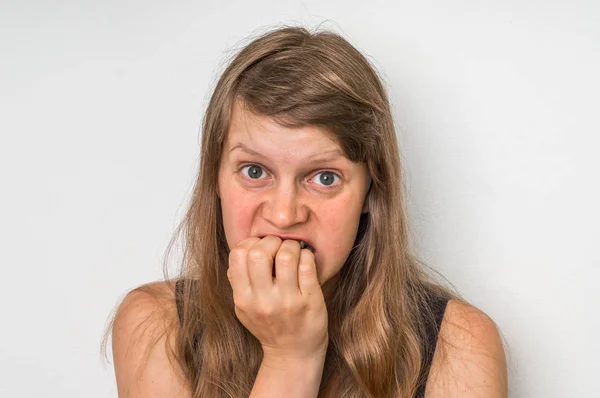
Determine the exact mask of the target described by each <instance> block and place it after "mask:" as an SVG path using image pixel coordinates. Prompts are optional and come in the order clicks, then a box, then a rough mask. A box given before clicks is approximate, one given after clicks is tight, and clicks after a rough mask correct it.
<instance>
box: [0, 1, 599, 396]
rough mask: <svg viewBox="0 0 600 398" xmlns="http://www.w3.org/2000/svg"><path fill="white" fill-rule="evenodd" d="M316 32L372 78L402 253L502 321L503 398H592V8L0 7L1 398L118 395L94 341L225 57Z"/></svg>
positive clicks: (137, 261) (142, 272) (595, 315)
mask: <svg viewBox="0 0 600 398" xmlns="http://www.w3.org/2000/svg"><path fill="white" fill-rule="evenodd" d="M324 21H325V25H324V26H325V27H327V28H330V29H333V30H335V31H337V32H340V33H342V34H344V35H345V36H346V37H347V38H348V39H349V40H350V41H351V42H352V43H353V44H354V45H356V46H357V47H358V48H359V49H360V50H362V51H363V52H364V53H366V54H367V55H368V56H369V57H370V59H371V60H372V61H373V62H374V64H375V65H376V66H377V67H378V68H379V70H380V72H381V73H382V75H383V76H384V78H385V83H386V86H387V87H388V90H389V94H390V98H391V101H392V105H393V109H394V114H395V118H396V122H397V126H398V129H399V130H398V131H399V139H400V145H401V148H400V149H401V153H402V157H403V160H404V167H405V174H406V186H407V189H408V196H409V199H410V217H411V222H412V227H413V233H414V241H415V244H416V247H417V248H418V253H419V255H420V256H421V257H422V258H423V259H424V260H425V261H426V262H428V263H429V264H431V265H432V266H433V267H434V268H435V269H437V270H438V271H440V272H441V273H442V274H443V275H444V276H445V277H447V278H448V279H449V280H450V281H451V282H452V283H453V284H454V286H455V287H456V288H457V289H458V291H459V292H460V293H462V294H463V295H464V297H465V298H467V299H468V300H470V301H471V302H472V303H473V304H474V305H476V306H477V307H479V308H481V309H482V310H483V311H485V312H486V313H488V314H489V315H490V316H491V317H492V318H493V319H494V320H495V321H496V322H497V323H498V325H499V327H500V329H501V331H502V333H503V335H504V337H505V339H506V342H507V345H508V347H507V349H508V355H509V367H510V396H511V397H532V398H533V397H544V398H564V397H598V396H600V393H599V392H598V391H597V390H598V387H597V384H598V374H599V373H600V366H599V365H598V354H600V344H599V339H598V337H597V331H598V327H599V326H600V315H599V314H600V310H599V309H598V307H599V305H600V293H599V289H598V285H599V284H598V278H599V277H600V271H599V270H598V268H599V266H600V255H599V248H600V239H599V238H600V233H599V232H598V225H599V224H600V210H598V206H599V205H600V188H599V183H598V181H599V180H600V177H599V171H600V157H598V156H597V154H598V152H599V150H600V148H599V145H600V139H599V138H598V136H599V134H600V122H599V119H598V117H599V113H600V112H599V111H600V106H599V102H600V98H599V94H598V93H600V79H599V77H598V74H599V71H600V3H598V2H595V1H581V0H576V1H573V0H562V1H534V0H527V1H524V0H519V1H517V0H497V1H475V0H472V1H467V0H460V1H458V0H457V1H448V0H437V1H406V0H404V1H393V2H392V1H388V2H384V1H370V2H367V1H350V0H345V1H316V0H306V1H288V2H285V1H258V0H256V1H252V2H248V1H174V2H166V1H148V0H144V1H142V0H130V1H116V0H103V1H36V0H30V1H18V0H14V1H6V0H0V193H1V195H0V242H1V243H0V247H1V253H2V273H1V275H2V276H1V280H2V283H1V288H0V306H1V307H0V308H1V314H2V316H1V317H0V319H1V321H0V322H1V324H0V325H1V326H0V397H3V398H12V397H23V398H25V397H27V398H29V397H40V396H44V397H61V398H76V397H88V398H99V397H116V387H115V383H114V373H113V369H112V364H111V363H104V362H103V360H102V358H101V357H100V353H99V350H100V348H99V345H100V340H101V337H102V332H103V330H104V328H105V326H106V322H107V319H108V316H109V315H110V313H111V311H112V310H113V308H114V307H115V305H116V304H117V302H118V300H119V299H120V298H122V297H123V296H124V294H125V293H126V292H127V291H128V290H130V289H131V288H133V287H135V286H137V285H139V284H142V283H145V282H149V281H152V280H156V279H159V278H161V276H162V273H161V267H162V263H163V255H164V251H165V249H166V246H167V243H168V241H169V239H170V237H171V234H172V233H173V231H174V228H175V226H176V224H177V222H178V221H179V220H180V218H181V216H182V214H183V211H184V209H185V206H186V205H187V203H188V199H189V194H190V189H191V187H192V182H193V179H194V177H195V173H196V170H197V164H198V155H199V134H200V131H199V127H200V123H201V118H202V112H203V110H204V107H205V106H206V103H207V100H208V93H209V90H210V89H211V88H212V87H213V84H214V80H215V78H216V77H217V76H218V73H219V72H220V71H221V70H222V65H223V62H224V60H225V59H226V57H227V56H228V55H229V54H230V53H231V51H233V50H234V49H235V48H236V47H238V46H239V44H240V41H241V40H242V39H243V38H245V37H247V36H248V35H250V34H253V33H259V32H263V31H264V30H265V29H266V28H268V27H273V26H275V25H277V24H281V23H288V24H303V25H305V26H308V27H314V26H316V25H318V24H319V23H322V22H324ZM175 260H176V259H175ZM173 263H174V264H173V269H175V268H176V265H177V264H176V261H173ZM109 354H110V352H109Z"/></svg>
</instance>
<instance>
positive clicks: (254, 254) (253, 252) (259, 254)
mask: <svg viewBox="0 0 600 398" xmlns="http://www.w3.org/2000/svg"><path fill="white" fill-rule="evenodd" d="M248 258H249V259H252V260H254V261H261V260H264V259H265V258H266V255H265V253H264V252H263V251H262V250H261V249H259V248H256V247H253V248H252V249H250V250H248Z"/></svg>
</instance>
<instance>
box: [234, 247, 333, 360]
mask: <svg viewBox="0 0 600 398" xmlns="http://www.w3.org/2000/svg"><path fill="white" fill-rule="evenodd" d="M273 264H275V275H276V277H273ZM227 277H228V278H229V282H230V283H231V287H232V289H233V300H234V303H235V313H236V315H237V317H238V319H239V320H240V322H241V323H242V324H243V325H244V326H245V327H246V328H247V329H248V330H249V331H250V333H252V334H253V335H254V336H255V337H256V338H257V339H258V340H259V341H260V343H261V345H262V347H263V351H264V357H265V359H267V358H272V359H274V360H276V361H281V360H284V361H287V360H295V359H298V360H306V359H313V358H316V357H319V356H322V357H324V356H325V353H326V351H327V344H328V332H327V307H326V306H325V300H324V297H323V292H322V291H321V287H320V286H319V281H318V279H317V270H316V266H315V258H314V255H313V253H312V252H311V251H310V250H308V249H302V250H301V249H300V244H299V243H298V242H297V241H295V240H285V241H283V242H282V241H281V239H280V238H278V237H276V236H267V237H265V238H263V239H260V238H248V239H245V240H243V241H241V242H240V243H239V244H238V245H237V246H235V247H234V248H233V249H232V250H231V252H230V253H229V269H228V270H227Z"/></svg>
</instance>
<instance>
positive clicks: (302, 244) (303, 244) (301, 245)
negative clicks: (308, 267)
mask: <svg viewBox="0 0 600 398" xmlns="http://www.w3.org/2000/svg"><path fill="white" fill-rule="evenodd" d="M300 249H308V250H310V251H313V249H312V247H310V246H309V245H308V244H307V243H306V242H304V241H303V240H301V241H300Z"/></svg>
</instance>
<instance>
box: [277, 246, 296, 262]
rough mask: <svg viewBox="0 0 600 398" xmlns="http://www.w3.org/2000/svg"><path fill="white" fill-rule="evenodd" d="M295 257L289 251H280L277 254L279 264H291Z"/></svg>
mask: <svg viewBox="0 0 600 398" xmlns="http://www.w3.org/2000/svg"><path fill="white" fill-rule="evenodd" d="M295 257H296V256H295V255H294V253H292V252H291V251H289V250H285V249H284V250H280V251H279V253H278V254H277V260H278V261H279V262H281V263H285V264H288V263H293V262H294V260H295Z"/></svg>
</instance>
